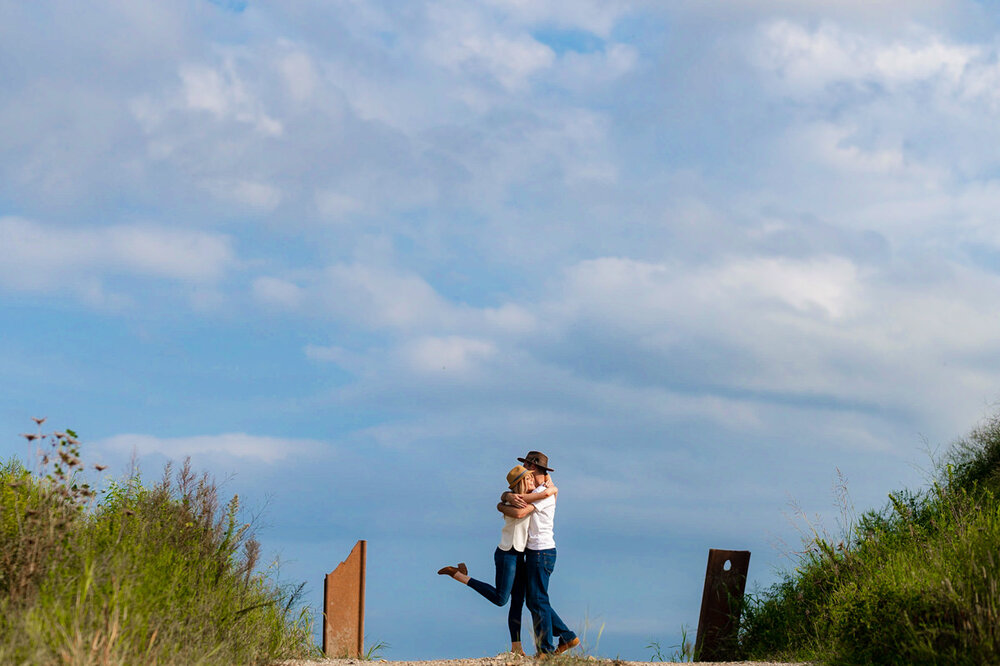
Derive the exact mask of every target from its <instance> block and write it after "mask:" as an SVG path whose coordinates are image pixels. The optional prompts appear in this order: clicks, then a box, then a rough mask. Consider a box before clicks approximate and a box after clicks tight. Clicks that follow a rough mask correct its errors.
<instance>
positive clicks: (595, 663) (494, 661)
mask: <svg viewBox="0 0 1000 666" xmlns="http://www.w3.org/2000/svg"><path fill="white" fill-rule="evenodd" d="M536 663H539V662H536V661H535V660H534V659H531V658H528V657H514V656H512V655H499V656H496V657H482V658H480V659H442V660H439V661H385V660H384V659H378V660H375V661H364V660H361V659H322V660H291V661H283V662H279V663H278V664H275V665H274V666H379V665H380V664H387V665H389V666H533V664H536ZM542 663H545V662H542ZM548 663H551V664H552V666H591V665H592V666H673V664H676V663H678V662H661V661H656V662H650V661H620V660H618V659H597V658H595V657H565V656H564V657H558V658H555V659H552V660H551V661H550V662H548ZM693 663H694V664H695V665H697V664H702V665H703V666H736V664H753V665H754V666H809V665H808V664H806V663H789V662H777V661H715V662H706V661H696V662H693ZM691 665H692V662H686V664H685V666H691Z"/></svg>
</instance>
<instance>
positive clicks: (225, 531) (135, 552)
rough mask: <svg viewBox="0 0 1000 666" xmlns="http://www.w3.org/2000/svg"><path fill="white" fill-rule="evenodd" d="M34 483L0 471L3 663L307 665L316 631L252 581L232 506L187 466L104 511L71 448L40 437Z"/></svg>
mask: <svg viewBox="0 0 1000 666" xmlns="http://www.w3.org/2000/svg"><path fill="white" fill-rule="evenodd" d="M35 439H36V440H39V441H41V442H43V443H44V444H45V445H47V446H48V447H49V451H48V452H47V454H46V457H45V458H43V460H42V471H41V472H40V473H38V474H33V473H31V472H30V471H28V470H27V469H26V468H25V467H24V466H23V464H21V463H20V462H18V461H16V460H11V461H8V462H7V463H5V464H4V465H3V467H0V662H2V663H5V664H6V663H24V664H28V663H70V664H91V663H93V664H135V663H153V662H155V663H160V664H172V663H176V664H247V663H269V662H271V661H274V660H275V659H281V658H290V657H295V656H306V655H310V654H315V652H316V649H315V647H314V646H313V645H312V638H311V629H310V618H309V616H308V614H307V613H306V611H305V610H304V609H303V610H299V609H298V608H297V606H298V604H297V600H298V596H299V594H300V593H301V591H302V588H303V586H301V585H300V586H299V587H298V588H297V589H288V588H284V587H281V586H278V585H275V584H274V583H272V582H270V580H269V574H271V573H273V572H268V571H264V572H260V571H258V567H257V564H258V559H259V554H260V545H259V544H258V542H257V541H256V540H255V539H254V538H253V537H252V535H251V534H250V532H249V526H248V525H243V524H240V523H239V521H238V513H239V502H238V499H237V498H236V497H233V498H232V500H230V501H229V502H228V503H226V504H225V505H224V506H220V504H219V501H218V494H217V489H216V486H215V485H214V483H212V481H211V480H210V479H209V478H208V477H207V476H201V477H196V475H195V474H194V473H193V472H192V471H191V467H190V463H189V461H185V463H184V465H183V467H182V468H181V469H180V470H179V471H177V473H176V474H174V473H173V471H172V469H171V467H170V466H169V465H168V466H167V469H166V470H165V473H164V476H163V479H162V480H161V481H160V482H159V483H156V484H153V485H150V486H147V485H145V484H143V483H142V481H141V480H140V478H139V476H138V475H137V474H134V475H132V476H130V477H128V478H126V479H124V480H122V481H118V482H113V483H111V485H110V486H109V487H108V489H107V490H106V491H105V492H103V493H102V494H101V496H100V498H97V497H96V496H95V493H94V492H93V491H92V490H91V489H90V487H89V486H88V485H87V484H86V483H85V482H84V481H83V473H82V472H83V465H82V463H81V462H80V460H79V455H78V450H79V444H78V443H77V442H76V437H75V434H73V433H72V432H71V431H67V433H55V434H53V435H47V436H41V437H36V438H35Z"/></svg>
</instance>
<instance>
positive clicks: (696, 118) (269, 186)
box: [0, 0, 1000, 659]
mask: <svg viewBox="0 0 1000 666" xmlns="http://www.w3.org/2000/svg"><path fill="white" fill-rule="evenodd" d="M820 6H821V7H820ZM998 27H1000V20H998V12H997V10H996V8H995V7H994V6H992V5H991V4H988V3H984V2H983V3H980V2H973V1H971V0H949V1H947V2H945V1H943V0H942V1H938V0H885V1H884V2H878V3H873V2H871V1H870V0H831V1H830V2H824V3H816V2H814V1H813V0H754V1H750V0H675V1H673V2H669V3H662V2H642V1H638V0H637V1H636V2H607V1H604V0H531V1H529V0H484V1H482V2H470V1H468V0H461V1H460V0H437V1H429V2H409V3H398V2H378V1H376V0H368V1H365V0H283V1H282V2H274V3H268V2H256V1H254V0H247V1H241V0H214V1H209V0H187V1H184V2H169V3H164V2H154V1H148V2H147V1H142V0H106V1H103V2H88V3H79V2H76V1H75V0H66V1H64V2H58V1H48V0H43V1H37V2H31V3H25V2H19V1H17V0H9V1H8V0H0V127H2V128H3V130H2V131H0V307H2V309H0V341H2V344H0V378H2V381H0V433H3V435H2V437H0V454H2V455H3V456H4V457H8V456H11V455H15V454H17V455H22V456H23V455H25V454H26V453H27V447H26V445H25V442H24V440H23V439H21V438H19V437H18V433H21V432H24V431H26V430H29V429H30V428H31V427H32V424H31V422H30V417H32V416H47V417H49V419H50V424H51V425H53V426H55V427H59V428H63V427H70V428H74V429H76V430H77V431H78V432H79V433H80V434H81V436H82V438H83V440H84V441H85V449H84V452H85V455H87V456H89V457H90V458H91V459H92V460H95V461H96V460H97V459H100V460H102V461H104V462H109V463H111V464H112V469H113V470H115V472H116V473H117V474H120V473H122V471H123V470H124V469H125V468H126V466H127V461H128V459H129V457H130V456H131V455H132V453H133V451H134V452H135V453H136V455H137V456H138V457H139V460H140V464H141V465H142V469H143V470H144V471H145V472H146V474H147V475H148V476H149V477H150V478H155V477H158V475H159V472H160V469H161V467H162V465H163V463H164V462H165V461H166V460H171V459H172V460H181V459H183V457H184V456H191V457H192V459H193V462H194V464H195V466H196V467H197V468H199V469H203V470H207V471H209V472H211V473H212V474H214V475H216V477H217V478H218V479H219V480H220V481H221V482H223V483H224V489H225V491H226V492H229V493H239V494H240V495H241V498H242V499H243V504H244V506H245V507H246V508H247V511H248V515H256V514H260V517H259V519H258V525H259V533H260V537H261V539H262V540H263V542H264V544H265V546H266V548H268V549H269V552H270V553H271V555H272V557H276V558H280V561H281V566H280V576H281V578H282V579H283V580H287V581H308V583H309V586H310V587H309V590H310V591H309V597H308V602H309V603H310V604H311V605H312V606H313V607H314V608H316V609H317V610H318V609H319V606H320V601H321V599H322V586H321V581H322V576H323V575H324V574H325V573H327V572H328V571H330V570H332V569H333V568H334V567H335V566H336V565H337V563H339V562H340V561H341V560H342V559H343V558H344V557H345V556H346V555H347V553H348V552H349V550H350V548H351V546H352V545H353V543H354V542H355V541H356V540H357V539H362V538H363V539H367V540H368V541H369V567H368V570H369V579H368V620H367V633H368V642H369V643H372V642H374V641H384V642H387V643H388V644H389V646H390V647H389V648H388V649H387V650H385V651H384V652H383V654H384V656H386V657H387V658H390V659H406V658H413V659H416V658H431V657H457V656H481V655H486V654H496V653H497V652H499V651H500V650H501V649H503V648H504V647H505V646H506V628H505V613H504V611H502V610H500V609H497V608H495V607H493V606H490V605H488V604H487V603H486V602H485V601H483V600H482V599H481V598H479V597H477V596H476V595H475V594H474V593H472V592H471V591H468V590H464V589H462V588H460V587H459V586H458V585H457V584H455V583H453V582H451V581H448V580H444V579H442V578H440V577H438V576H436V575H435V573H434V572H435V571H436V570H437V569H438V568H439V567H440V566H443V565H445V564H453V563H454V562H456V561H458V560H464V561H466V562H467V563H468V564H469V567H470V570H471V573H472V575H473V576H476V577H480V576H481V577H483V578H490V577H491V576H492V573H491V571H492V551H493V548H494V546H495V542H496V540H497V538H498V532H499V527H500V519H499V517H498V514H497V513H496V511H495V510H494V504H495V502H496V497H497V495H498V493H499V491H500V490H501V488H502V486H503V476H504V474H505V472H506V471H507V469H509V467H510V466H511V465H512V464H513V463H514V459H515V458H516V457H517V456H519V455H523V454H524V453H525V452H526V451H527V450H529V449H539V450H542V451H544V452H545V453H547V454H548V455H549V457H550V460H551V465H552V467H554V468H555V469H556V473H555V475H554V476H555V478H556V481H557V483H558V485H559V486H560V488H561V490H562V492H561V493H560V502H559V507H560V508H559V517H558V522H557V532H556V538H557V542H558V544H559V561H558V565H557V569H556V573H555V575H554V577H553V582H552V588H551V593H552V597H553V601H554V605H555V607H556V609H557V610H559V612H560V613H561V614H562V615H563V617H564V619H566V620H567V621H568V622H569V623H570V625H571V626H574V627H577V628H579V629H584V628H585V627H586V629H587V632H588V642H589V643H590V644H591V647H592V650H593V651H594V652H595V653H598V654H603V655H606V656H615V655H620V656H622V657H623V658H632V659H647V658H649V656H650V650H649V649H646V647H645V646H646V645H647V644H649V643H650V642H651V641H657V642H659V643H660V644H661V645H662V646H664V648H665V647H666V646H668V645H671V644H674V643H676V642H677V639H678V637H679V635H680V629H681V627H682V626H684V625H687V626H688V627H689V629H690V630H692V631H693V629H694V628H695V626H696V624H697V613H698V607H699V603H700V595H701V585H702V581H703V575H704V567H705V559H706V555H707V550H708V548H711V547H716V548H734V549H749V550H751V551H752V552H753V558H752V560H751V587H753V586H755V585H766V584H768V583H770V582H772V581H773V580H775V577H776V575H777V574H776V571H778V570H780V569H781V568H784V567H787V566H789V564H790V560H789V559H788V555H789V554H790V553H793V552H794V551H795V550H797V549H799V548H800V540H799V539H800V535H799V532H800V530H802V529H808V527H806V526H805V524H804V523H802V522H801V521H800V522H794V521H791V520H789V515H790V514H792V513H794V509H793V508H791V503H795V504H797V505H798V506H800V507H801V508H802V510H803V511H804V512H805V513H806V514H807V515H810V516H811V515H813V514H814V513H817V512H819V513H820V514H822V515H823V516H824V518H823V520H824V521H825V524H826V526H827V529H829V530H830V531H831V532H836V529H837V515H838V509H837V506H836V503H835V501H834V494H835V493H834V490H833V486H834V485H835V484H836V483H837V478H838V471H837V470H838V469H839V470H840V472H841V473H842V474H843V475H844V476H845V477H846V478H847V481H848V485H849V488H850V492H851V497H852V499H853V502H854V504H855V505H856V507H857V508H858V510H862V509H866V508H871V507H876V506H880V505H881V504H882V503H883V501H884V499H885V495H886V493H887V492H888V491H890V490H892V489H894V488H898V487H900V486H903V485H907V486H916V485H919V484H921V483H922V482H923V479H924V478H925V470H926V468H927V466H928V454H927V450H928V449H934V448H936V447H940V446H945V445H947V444H948V443H949V442H950V441H952V440H954V439H955V438H956V437H958V436H960V435H962V434H963V433H964V432H966V431H967V430H968V429H969V428H971V427H972V426H974V425H975V424H976V423H977V422H978V421H979V419H981V418H983V417H984V416H985V415H987V414H990V413H992V412H993V410H994V408H995V404H996V401H997V399H998V397H1000V316H998V308H997V304H998V302H1000V225H998V224H997V220H996V218H997V213H996V211H997V210H998V209H1000V153H998V151H997V150H996V146H997V145H998V142H1000V123H997V116H998V113H1000V31H998ZM602 626H603V628H604V629H603V633H602V634H601V639H600V643H599V644H597V641H596V636H597V633H598V632H599V630H600V629H601V627H602Z"/></svg>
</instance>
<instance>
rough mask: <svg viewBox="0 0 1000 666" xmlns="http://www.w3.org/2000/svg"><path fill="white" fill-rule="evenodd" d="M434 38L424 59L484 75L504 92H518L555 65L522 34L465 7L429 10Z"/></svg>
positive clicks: (543, 49)
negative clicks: (488, 76)
mask: <svg viewBox="0 0 1000 666" xmlns="http://www.w3.org/2000/svg"><path fill="white" fill-rule="evenodd" d="M430 16H431V20H432V22H433V23H434V24H435V26H436V31H435V34H433V35H431V36H430V39H429V40H428V42H427V44H426V46H425V53H426V57H427V58H428V59H429V60H430V61H431V62H435V63H438V64H439V65H441V66H443V67H446V68H448V69H450V70H452V71H453V72H455V73H461V72H463V71H465V70H468V71H470V72H472V73H474V74H475V73H478V72H482V73H486V74H488V75H490V76H492V77H493V78H495V79H496V80H497V81H499V82H500V84H501V85H503V87H504V88H506V89H508V90H520V89H522V88H524V87H525V85H526V84H527V82H528V79H529V78H530V77H531V76H532V75H534V74H535V73H537V72H539V71H541V70H544V69H547V68H549V67H551V66H552V64H553V63H554V62H555V59H556V57H555V53H553V51H552V49H550V48H549V47H548V46H546V45H545V44H542V43H540V42H538V41H537V40H535V39H534V38H533V37H531V35H530V34H528V33H527V32H526V31H519V30H508V31H506V32H504V31H502V30H501V29H499V28H497V27H495V26H494V25H493V24H492V23H490V22H488V21H487V20H486V17H484V16H482V15H481V14H480V13H479V12H476V11H474V10H470V8H468V7H465V6H461V7H459V6H456V5H449V6H444V7H441V6H432V7H431V8H430Z"/></svg>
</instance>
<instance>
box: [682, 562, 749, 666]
mask: <svg viewBox="0 0 1000 666" xmlns="http://www.w3.org/2000/svg"><path fill="white" fill-rule="evenodd" d="M749 569H750V551H749V550H716V549H715V548H711V549H709V551H708V567H707V568H706V570H705V590H704V591H703V592H702V595H701V614H700V615H699V617H698V637H697V639H696V640H695V648H694V658H695V660H696V661H725V660H727V659H730V658H732V657H733V656H734V654H733V653H734V652H735V650H736V632H737V630H738V629H739V625H740V611H741V610H742V609H743V591H744V590H745V589H746V584H747V571H749Z"/></svg>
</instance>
